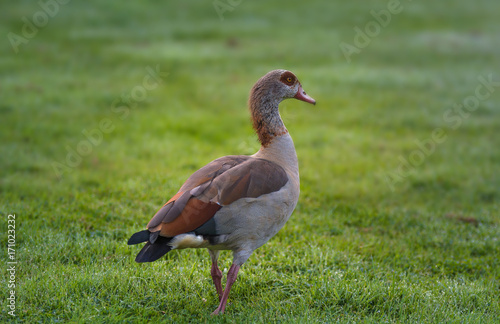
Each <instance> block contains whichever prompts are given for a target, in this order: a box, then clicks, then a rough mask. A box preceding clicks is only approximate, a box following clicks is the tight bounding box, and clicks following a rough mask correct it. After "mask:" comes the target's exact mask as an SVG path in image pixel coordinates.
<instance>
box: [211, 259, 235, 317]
mask: <svg viewBox="0 0 500 324" xmlns="http://www.w3.org/2000/svg"><path fill="white" fill-rule="evenodd" d="M239 270H240V266H239V265H237V264H234V263H233V265H231V268H230V269H229V272H228V273H227V283H226V289H224V294H223V295H222V299H221V301H220V304H219V307H217V309H216V310H215V311H214V312H213V313H212V315H218V314H222V313H224V310H225V309H226V303H227V297H229V292H230V291H231V286H232V285H233V284H234V282H235V281H236V277H237V276H238V271H239Z"/></svg>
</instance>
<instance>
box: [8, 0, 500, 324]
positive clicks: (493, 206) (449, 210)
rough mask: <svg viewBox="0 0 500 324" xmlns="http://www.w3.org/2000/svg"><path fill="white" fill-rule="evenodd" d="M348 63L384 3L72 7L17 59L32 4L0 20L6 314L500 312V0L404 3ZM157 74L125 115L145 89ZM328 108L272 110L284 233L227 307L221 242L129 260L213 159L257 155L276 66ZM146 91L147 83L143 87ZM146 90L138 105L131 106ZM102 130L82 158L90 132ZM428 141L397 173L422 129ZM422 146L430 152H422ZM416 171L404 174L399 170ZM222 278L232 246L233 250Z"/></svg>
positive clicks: (333, 317) (60, 317)
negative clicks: (291, 174) (462, 112)
mask: <svg viewBox="0 0 500 324" xmlns="http://www.w3.org/2000/svg"><path fill="white" fill-rule="evenodd" d="M401 3H402V5H403V11H402V12H401V13H399V14H396V15H393V16H392V17H391V22H390V24H389V25H388V26H387V27H385V28H382V29H381V30H380V33H379V34H378V35H377V36H375V37H373V38H372V39H371V42H370V44H369V45H368V46H367V47H365V48H363V49H361V52H360V53H359V54H354V55H352V56H351V59H352V61H351V62H350V63H348V62H347V61H346V59H345V57H344V55H343V53H342V52H341V50H340V47H339V44H340V43H341V42H346V43H350V44H353V40H354V37H355V31H354V29H353V28H354V27H355V26H358V27H360V28H364V26H365V25H366V24H367V23H368V22H370V21H373V20H374V18H373V17H372V16H371V15H370V11H371V10H375V11H379V10H383V9H385V8H386V7H387V1H369V2H366V3H361V2H358V1H353V2H348V1H330V2H325V1H287V2H286V6H285V5H284V2H273V1H266V2H263V1H260V2H255V1H243V2H241V4H239V5H238V6H237V7H236V8H234V10H233V11H227V12H225V13H224V20H222V21H221V20H220V19H219V16H218V15H217V13H216V11H215V9H214V7H213V5H212V2H211V1H197V2H196V3H195V2H193V1H190V2H183V1H168V2H164V3H161V4H160V3H157V2H156V1H144V2H140V3H137V4H136V3H128V2H123V1H122V2H118V1H114V2H111V1H107V2H105V3H104V2H102V1H84V2H82V1H80V2H76V1H72V2H69V3H68V4H66V5H61V6H60V8H59V11H58V12H57V14H56V15H54V17H53V18H50V20H49V21H48V24H47V25H46V26H44V27H43V28H40V30H39V31H38V33H37V35H36V36H35V37H33V38H30V39H28V42H27V43H26V44H22V45H20V46H19V52H18V53H17V54H15V53H14V51H13V49H12V47H11V45H10V43H9V41H8V39H7V34H8V33H9V32H14V33H16V34H19V35H22V28H23V21H22V19H21V18H22V17H23V16H26V17H28V18H29V19H30V20H31V19H32V18H31V17H32V16H33V14H35V13H36V12H38V11H39V10H40V7H39V5H38V4H37V3H36V2H32V1H17V2H15V3H11V4H9V7H8V9H6V10H2V11H1V12H0V31H1V34H2V35H4V36H3V38H2V41H1V42H0V51H1V56H0V76H1V79H0V80H1V83H0V126H1V127H0V138H1V142H0V179H1V180H0V192H1V194H0V210H1V213H2V218H3V220H2V221H1V228H2V231H1V233H0V240H1V242H2V246H3V248H2V250H1V253H0V259H1V260H2V261H3V263H2V264H3V266H2V267H3V270H2V273H3V276H2V277H1V278H2V279H1V282H0V285H1V287H2V289H1V290H0V291H1V293H2V301H3V302H2V306H1V312H0V322H5V321H14V322H16V321H17V322H26V323H35V322H98V323H100V322H116V323H122V322H130V323H136V322H137V323H139V322H141V323H143V322H160V321H164V322H171V321H172V322H179V323H180V322H231V323H233V322H236V323H239V322H284V323H297V322H298V323H323V322H341V323H360V322H365V323H386V322H389V323H394V322H405V323H438V322H441V323H488V322H490V323H495V322H498V321H500V306H499V300H500V297H499V289H500V261H499V260H500V257H499V256H500V241H499V237H500V230H499V225H500V217H499V216H500V203H499V201H500V190H499V189H500V150H499V147H500V136H498V130H499V129H500V108H499V107H500V87H498V86H497V87H495V88H494V91H493V92H492V93H490V96H489V98H487V99H486V100H482V101H480V102H479V106H478V108H477V110H475V111H474V112H472V113H471V114H470V116H468V117H467V118H460V120H459V121H460V123H461V124H460V126H459V127H454V126H456V122H457V121H456V116H458V115H457V112H455V113H453V116H455V121H453V122H452V121H450V120H446V119H445V118H444V117H443V114H444V113H446V111H448V110H449V109H452V107H453V104H454V103H462V102H463V101H464V99H466V98H468V97H469V96H471V95H472V96H473V95H474V94H475V89H476V87H477V86H478V84H479V82H478V79H477V78H478V77H479V76H484V77H487V76H488V75H489V74H493V79H494V80H497V81H499V80H500V74H499V72H498V71H500V61H499V60H498V57H499V56H500V39H499V38H498V35H499V34H500V24H499V23H498V12H499V11H500V3H499V2H498V1H494V0H482V1H475V2H470V1H465V0H463V1H434V2H429V1H427V2H422V1H412V2H407V1H402V2H401ZM156 66H159V67H160V70H161V71H162V73H168V75H166V76H164V77H163V82H162V84H160V85H159V86H158V87H156V88H155V89H152V90H150V91H147V93H146V95H145V98H140V99H141V100H135V101H134V102H133V103H134V104H136V105H135V107H133V108H126V109H128V111H127V112H126V113H125V108H121V109H122V110H117V109H118V108H119V107H117V106H116V104H117V102H116V101H117V100H120V98H121V96H122V94H125V95H130V94H131V93H132V92H133V91H134V89H135V91H139V90H137V89H138V88H136V87H137V86H141V85H142V84H143V79H144V77H145V76H146V75H147V74H148V72H147V71H146V68H147V67H153V68H154V67H156ZM275 68H286V69H290V70H292V71H293V72H295V73H296V74H297V75H298V77H299V78H300V80H301V82H302V84H303V86H304V89H305V90H306V91H307V92H308V94H310V95H311V96H312V97H314V98H315V99H316V100H317V102H318V104H317V105H316V106H314V107H313V106H310V105H307V104H305V103H301V102H298V101H293V100H289V101H285V102H283V103H282V104H281V112H282V116H283V118H284V120H285V123H286V125H287V127H288V129H289V131H290V133H291V134H292V136H293V138H294V140H295V144H296V148H297V153H298V156H299V160H300V168H301V197H300V201H299V204H298V206H297V209H296V211H295V212H294V214H293V215H292V217H291V219H290V221H289V222H288V223H287V224H286V226H285V227H284V228H283V230H282V231H280V232H279V233H278V235H277V236H276V237H275V238H273V239H272V240H271V241H270V242H269V243H268V244H266V245H265V246H263V247H262V248H260V249H258V250H257V251H256V252H255V253H254V255H253V256H252V257H251V258H250V259H249V261H248V262H247V263H246V264H245V265H244V266H243V267H242V270H241V271H240V275H239V278H238V280H237V282H236V284H235V286H234V287H233V290H232V292H231V296H230V303H231V304H230V305H229V306H228V309H227V311H226V314H225V315H224V316H221V317H216V318H212V317H211V316H210V313H211V312H212V311H213V310H214V309H215V308H216V306H217V299H216V295H215V289H214V288H213V286H212V283H211V278H210V274H209V273H210V261H209V257H208V253H207V252H206V251H203V250H184V251H173V252H171V253H169V254H168V255H167V257H166V260H162V261H159V262H155V263H153V264H141V265H139V264H136V263H135V262H134V261H133V259H134V257H135V255H136V253H137V252H138V250H139V247H137V246H133V247H129V246H127V245H126V240H127V239H128V237H129V236H130V235H131V234H132V233H133V232H135V231H137V230H139V229H141V228H143V227H144V226H145V224H146V223H147V221H149V219H150V217H151V216H152V215H153V214H154V213H155V212H156V210H157V208H159V206H161V204H162V203H164V202H165V201H166V200H167V199H168V198H169V197H170V196H171V195H173V194H174V193H175V192H176V191H177V189H178V187H179V186H180V185H181V184H182V182H183V181H184V180H185V179H186V178H187V177H188V176H189V175H190V174H191V173H192V172H193V171H195V170H197V169H198V168H199V167H201V166H203V165H204V164H205V163H207V162H209V161H211V160H213V159H215V158H217V157H220V156H223V155H228V154H252V153H254V152H255V151H256V150H257V149H258V142H257V140H256V137H255V136H254V134H253V131H252V129H251V125H250V123H249V116H248V112H247V109H246V100H247V96H248V91H249V90H250V87H251V86H252V85H253V83H254V82H255V81H256V80H257V79H258V78H259V77H260V76H262V75H263V74H265V73H266V72H268V71H269V70H271V69H275ZM138 94H140V93H139V92H136V95H138ZM136 98H137V97H136ZM102 120H107V121H108V122H109V123H111V126H112V128H113V130H112V131H110V132H108V133H105V134H103V138H102V140H101V142H100V143H99V144H98V145H92V146H91V153H89V154H88V155H85V156H82V159H81V162H79V163H75V165H76V166H75V167H68V168H65V169H63V170H64V171H63V172H62V174H61V175H58V174H57V173H56V172H55V171H54V163H55V162H57V163H61V164H66V161H65V159H66V155H67V154H68V147H69V148H70V150H76V149H78V145H79V143H80V142H82V141H85V140H86V137H85V136H84V135H83V134H82V131H83V130H87V131H92V130H95V129H98V128H99V123H100V122H101V121H102ZM437 128H441V129H442V130H443V132H444V134H445V135H446V138H445V140H444V141H442V142H441V143H439V144H435V147H434V149H433V152H432V153H431V154H426V155H425V156H424V158H423V159H422V160H423V161H422V163H418V164H419V165H415V164H414V165H412V167H411V169H412V172H408V173H409V174H407V175H404V176H403V177H401V178H400V181H398V182H391V181H390V180H389V181H388V180H387V179H388V178H387V177H388V175H389V174H391V172H392V173H397V170H398V167H399V165H400V163H401V162H400V161H401V159H403V160H409V159H410V157H411V156H412V154H413V156H414V158H415V156H416V155H415V154H418V151H419V147H418V145H417V144H416V141H420V142H426V141H427V142H428V141H429V140H430V139H431V138H432V137H431V136H432V133H433V131H434V130H435V129H437ZM415 152H417V153H415ZM403 171H404V170H403ZM10 213H15V214H16V246H15V250H16V255H15V256H16V259H17V261H18V264H17V265H16V266H17V271H16V296H17V304H16V306H17V308H16V315H17V316H16V317H15V318H13V317H11V316H10V315H9V314H8V313H7V312H8V310H9V309H8V308H7V307H6V305H7V304H6V302H5V301H6V298H7V297H9V289H8V288H7V286H8V280H9V277H8V274H7V264H6V261H7V258H8V251H7V229H8V228H7V215H8V214H10ZM221 259H222V260H221V261H222V269H224V273H227V269H228V268H229V266H230V263H231V255H230V254H229V253H223V254H222V256H221Z"/></svg>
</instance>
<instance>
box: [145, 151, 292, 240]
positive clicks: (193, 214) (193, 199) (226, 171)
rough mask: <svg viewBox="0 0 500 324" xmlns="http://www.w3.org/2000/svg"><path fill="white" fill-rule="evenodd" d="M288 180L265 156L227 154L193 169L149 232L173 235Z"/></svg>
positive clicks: (277, 187) (160, 212)
mask: <svg viewBox="0 0 500 324" xmlns="http://www.w3.org/2000/svg"><path fill="white" fill-rule="evenodd" d="M287 182H288V176H287V174H286V172H285V170H284V169H283V168H282V167H280V166H279V165H277V164H275V163H273V162H271V161H268V160H264V159H258V158H252V157H249V156H226V157H224V158H221V159H217V160H215V161H213V162H211V163H209V164H208V165H206V166H205V167H203V168H201V169H200V170H198V171H196V172H195V173H194V174H193V175H192V176H191V177H189V179H188V180H187V181H186V182H185V183H184V185H183V186H182V187H181V190H179V192H178V193H177V194H175V195H174V196H173V197H172V198H171V199H170V200H169V201H168V202H167V203H166V204H165V205H163V207H162V208H160V210H159V211H158V212H157V213H156V215H155V216H154V217H153V218H152V219H151V221H150V222H149V224H148V230H149V231H150V232H158V231H159V232H160V235H161V236H165V237H173V236H175V235H179V234H182V233H186V232H190V231H193V230H195V229H196V228H198V227H200V226H202V225H203V224H204V223H206V222H207V221H208V220H209V219H211V218H212V217H213V216H214V215H215V213H217V211H218V210H219V209H221V208H222V207H223V206H224V205H229V204H231V203H232V202H234V201H236V200H238V199H241V198H245V197H248V198H257V197H259V196H261V195H264V194H268V193H271V192H274V191H278V190H280V189H281V188H282V187H283V186H284V185H285V184H286V183H287Z"/></svg>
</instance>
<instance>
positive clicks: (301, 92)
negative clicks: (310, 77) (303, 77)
mask: <svg viewBox="0 0 500 324" xmlns="http://www.w3.org/2000/svg"><path fill="white" fill-rule="evenodd" d="M294 98H295V99H299V100H302V101H305V102H308V103H312V104H313V105H315V104H316V100H314V99H313V98H311V97H309V96H308V95H307V94H306V92H305V91H304V89H302V85H301V84H299V90H298V91H297V94H296V95H295V96H294Z"/></svg>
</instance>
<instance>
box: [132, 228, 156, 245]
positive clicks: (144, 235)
mask: <svg viewBox="0 0 500 324" xmlns="http://www.w3.org/2000/svg"><path fill="white" fill-rule="evenodd" d="M150 234H151V232H150V231H148V230H144V231H140V232H137V233H135V234H134V235H132V236H131V237H130V238H129V239H128V242H127V244H128V245H133V244H139V243H142V242H146V241H149V235H150Z"/></svg>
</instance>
